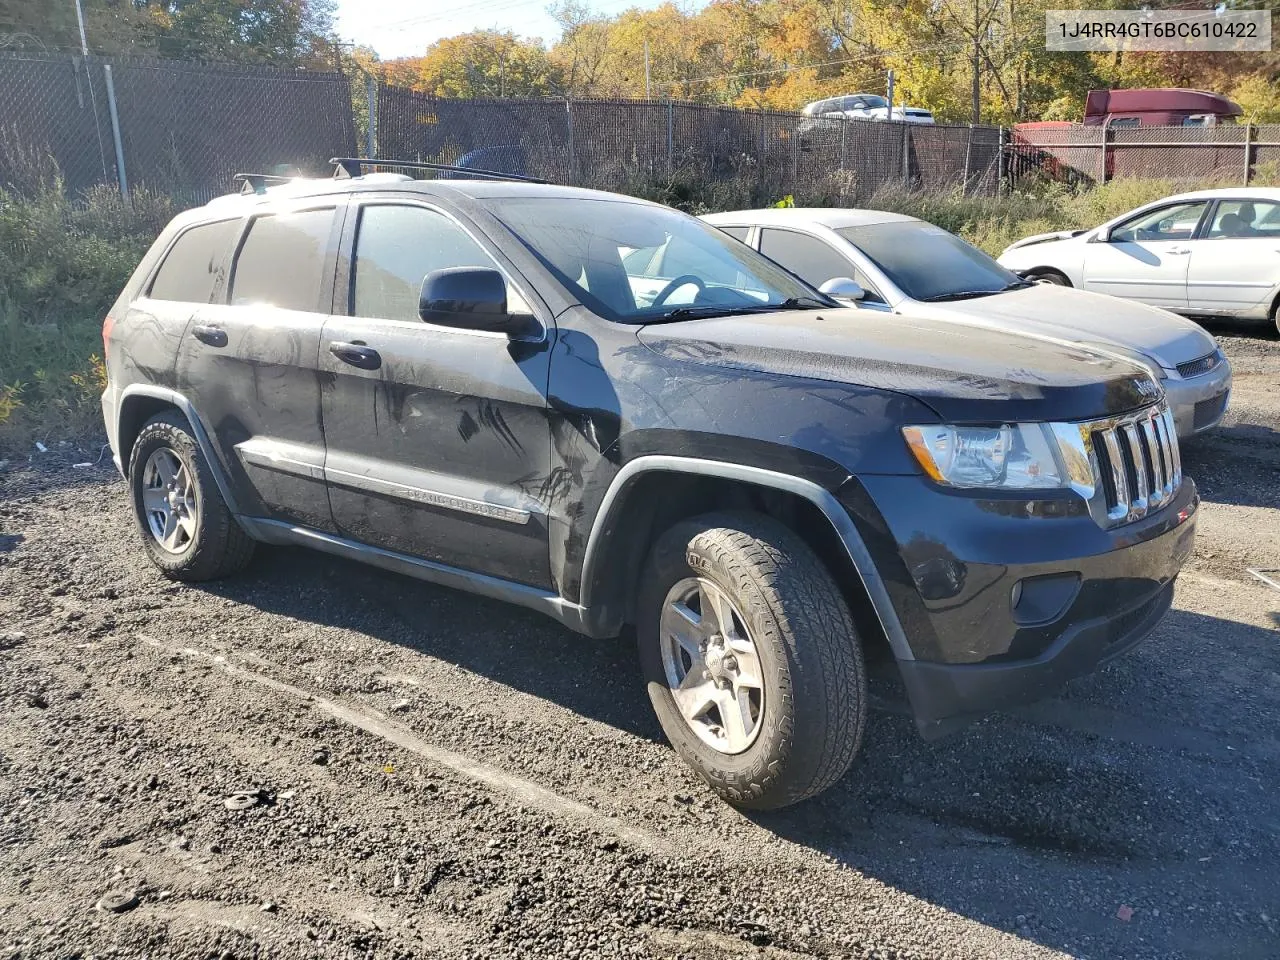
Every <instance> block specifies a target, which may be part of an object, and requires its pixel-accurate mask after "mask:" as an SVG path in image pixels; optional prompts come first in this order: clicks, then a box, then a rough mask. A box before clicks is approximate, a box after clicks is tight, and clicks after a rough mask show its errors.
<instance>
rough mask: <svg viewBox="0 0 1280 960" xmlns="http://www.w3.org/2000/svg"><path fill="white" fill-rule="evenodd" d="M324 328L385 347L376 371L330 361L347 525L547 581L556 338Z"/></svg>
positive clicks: (334, 485) (328, 418)
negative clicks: (544, 486) (549, 405)
mask: <svg viewBox="0 0 1280 960" xmlns="http://www.w3.org/2000/svg"><path fill="white" fill-rule="evenodd" d="M324 337H325V341H326V342H333V341H345V342H353V341H362V342H367V343H369V344H376V345H377V350H378V353H379V355H380V357H381V359H382V363H381V366H380V367H379V368H378V369H376V370H362V369H359V368H357V367H354V366H351V365H350V364H347V363H344V362H342V361H341V360H339V359H338V358H337V357H334V356H332V355H331V354H329V353H328V352H325V353H324V354H323V356H322V359H321V370H322V378H321V379H322V382H323V410H324V422H325V432H326V436H327V438H328V456H327V460H326V471H325V472H326V475H327V477H328V480H329V497H330V502H331V504H332V508H333V514H334V517H335V518H336V520H337V524H338V529H339V531H340V532H341V533H342V534H343V535H344V536H347V537H351V538H352V539H355V540H358V541H360V542H362V543H368V544H372V545H374V546H379V547H383V548H384V549H388V550H394V551H397V552H399V553H408V554H412V555H414V556H420V557H425V558H427V559H430V560H439V561H442V562H445V563H449V564H451V565H455V566H459V567H462V568H464V569H468V570H475V571H478V572H481V573H487V574H492V575H494V576H499V577H503V578H506V579H510V580H515V581H517V582H519V583H524V584H529V585H531V586H549V585H550V575H549V570H548V563H547V525H546V516H545V509H544V508H543V505H542V500H541V498H540V496H539V490H538V489H537V485H536V484H533V485H530V484H529V483H528V481H529V478H531V477H543V476H545V475H546V474H547V472H548V463H549V457H550V450H549V439H548V438H549V428H548V425H547V409H546V382H547V370H548V356H549V350H548V345H547V344H546V343H545V342H544V343H520V342H515V341H509V340H507V339H506V338H505V337H501V338H499V337H485V336H477V335H475V334H473V333H469V332H467V331H458V330H447V329H442V328H440V327H433V326H430V325H428V324H425V323H421V322H414V321H400V320H376V319H366V318H362V317H336V316H335V317H332V318H330V320H329V322H328V324H327V325H326V326H325V332H324ZM486 505H488V507H489V508H488V509H486ZM521 514H523V515H524V516H523V518H522V517H521V516H520V515H521Z"/></svg>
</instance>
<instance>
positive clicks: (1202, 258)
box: [1187, 200, 1280, 317]
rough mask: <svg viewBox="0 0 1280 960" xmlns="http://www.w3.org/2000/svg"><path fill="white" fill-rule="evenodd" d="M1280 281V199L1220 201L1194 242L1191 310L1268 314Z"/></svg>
mask: <svg viewBox="0 0 1280 960" xmlns="http://www.w3.org/2000/svg"><path fill="white" fill-rule="evenodd" d="M1278 282H1280V203H1277V202H1276V201H1273V200H1219V201H1218V203H1217V206H1216V207H1214V211H1213V217H1212V220H1211V221H1210V223H1209V224H1208V229H1206V230H1205V231H1204V233H1203V236H1202V238H1201V239H1199V240H1197V241H1196V242H1195V243H1194V244H1193V245H1192V250H1191V265H1190V270H1189V273H1188V275H1187V299H1188V302H1189V306H1190V308H1191V309H1192V310H1195V311H1202V312H1205V313H1218V312H1221V313H1227V314H1233V315H1241V314H1243V315H1252V316H1258V317H1266V315H1267V310H1268V309H1269V308H1270V306H1271V303H1270V297H1271V291H1272V290H1274V289H1275V287H1276V284H1277V283H1278Z"/></svg>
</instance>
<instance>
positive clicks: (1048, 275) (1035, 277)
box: [1024, 270, 1071, 287]
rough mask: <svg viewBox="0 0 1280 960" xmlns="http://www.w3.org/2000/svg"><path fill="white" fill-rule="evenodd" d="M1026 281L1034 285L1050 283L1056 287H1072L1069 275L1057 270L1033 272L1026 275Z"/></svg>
mask: <svg viewBox="0 0 1280 960" xmlns="http://www.w3.org/2000/svg"><path fill="white" fill-rule="evenodd" d="M1024 279H1026V280H1030V281H1031V282H1032V283H1049V284H1052V285H1053V286H1055V287H1069V286H1071V281H1070V280H1068V279H1067V275H1066V274H1065V273H1059V272H1058V271H1057V270H1031V271H1028V272H1027V273H1026V274H1025V276H1024Z"/></svg>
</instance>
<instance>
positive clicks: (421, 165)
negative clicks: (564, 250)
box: [329, 157, 547, 183]
mask: <svg viewBox="0 0 1280 960" xmlns="http://www.w3.org/2000/svg"><path fill="white" fill-rule="evenodd" d="M329 162H330V163H332V164H333V165H334V167H335V169H334V171H333V175H334V176H335V177H338V178H339V179H346V178H348V177H358V176H360V175H361V174H362V173H363V172H364V168H365V167H404V168H406V169H409V170H447V171H451V172H453V173H465V174H466V175H467V176H469V177H481V178H484V179H487V180H519V181H520V182H521V183H546V182H547V181H545V180H543V179H541V178H540V177H525V176H521V175H520V174H516V173H502V172H501V171H498V170H481V169H479V168H477V167H458V166H451V165H450V164H447V163H427V162H426V161H425V160H375V159H374V158H372V157H334V158H333V159H332V160H330V161H329Z"/></svg>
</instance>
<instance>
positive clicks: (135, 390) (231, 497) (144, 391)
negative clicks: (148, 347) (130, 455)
mask: <svg viewBox="0 0 1280 960" xmlns="http://www.w3.org/2000/svg"><path fill="white" fill-rule="evenodd" d="M130 397H148V398H150V399H152V400H163V401H164V402H165V403H169V404H172V405H173V406H174V407H176V408H177V409H178V410H179V412H181V413H182V415H183V416H184V417H186V418H187V423H189V424H191V433H192V435H193V436H194V437H195V440H196V443H197V444H199V445H200V452H201V453H203V454H204V459H205V462H206V463H208V465H209V471H210V472H211V473H212V474H213V480H214V483H216V484H217V485H218V493H220V494H222V501H223V503H225V504H226V505H227V509H228V510H230V511H231V512H232V513H233V514H234V515H236V516H240V510H239V508H238V506H237V504H236V499H235V492H234V490H233V489H232V486H231V481H230V480H229V478H228V477H227V472H226V470H225V468H224V466H223V463H222V460H221V459H220V458H219V457H218V452H217V448H216V447H215V446H214V444H213V440H212V439H211V438H210V436H209V431H208V430H207V429H206V428H205V425H204V421H203V420H201V419H200V415H199V414H198V413H196V408H195V407H194V406H193V405H192V403H191V401H190V400H188V399H187V398H186V397H184V396H183V395H182V394H180V393H179V392H178V391H177V390H171V389H170V388H168V387H157V386H154V385H153V384H149V383H135V384H133V385H131V386H128V387H125V389H124V392H122V393H121V394H120V402H119V404H118V406H117V408H116V432H115V435H116V438H117V442H119V437H120V422H121V420H122V419H123V418H124V412H125V410H126V409H127V407H128V406H129V398H130ZM118 456H119V457H120V458H121V461H122V472H123V471H124V470H127V469H128V463H127V462H123V461H124V451H120V452H119V454H118Z"/></svg>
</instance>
